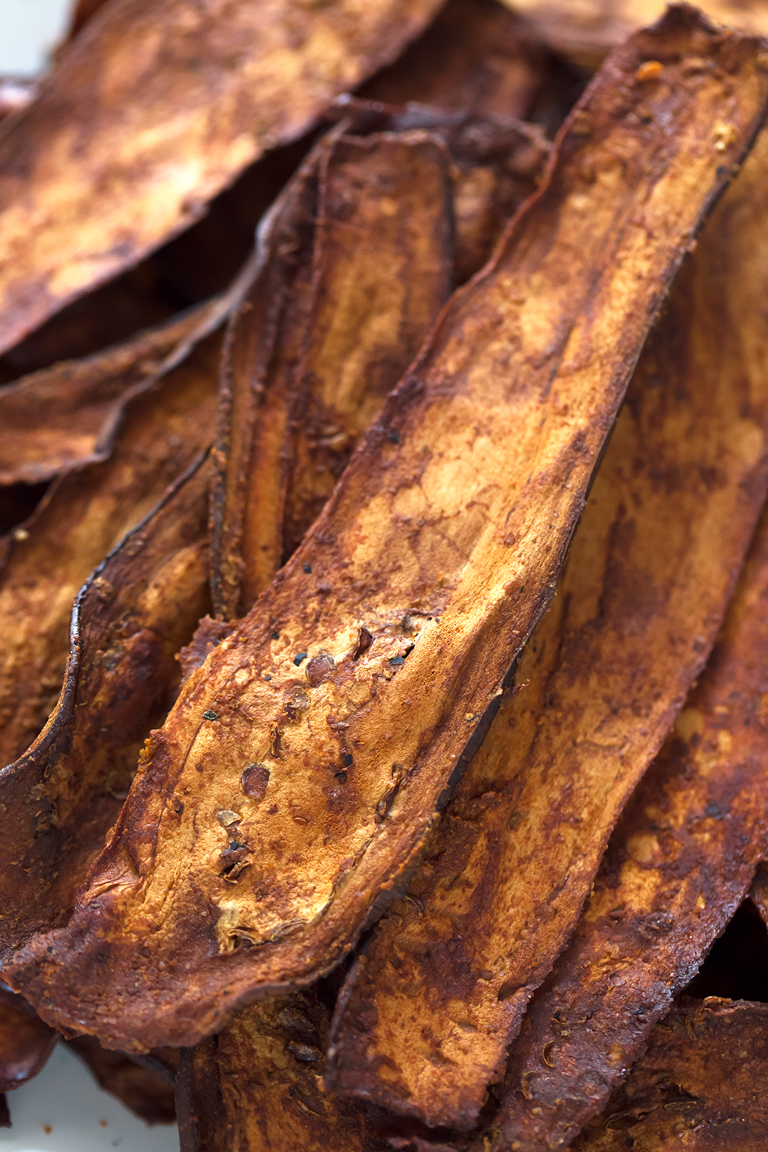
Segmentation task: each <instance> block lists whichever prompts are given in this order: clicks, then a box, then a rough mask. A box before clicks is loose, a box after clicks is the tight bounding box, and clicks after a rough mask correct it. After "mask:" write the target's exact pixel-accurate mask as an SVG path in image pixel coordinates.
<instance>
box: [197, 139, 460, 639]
mask: <svg viewBox="0 0 768 1152" xmlns="http://www.w3.org/2000/svg"><path fill="white" fill-rule="evenodd" d="M449 195H450V193H449V187H448V157H447V154H446V153H445V150H444V148H443V147H442V145H441V142H440V141H439V140H438V139H435V138H431V137H429V136H428V135H427V134H425V133H418V134H414V133H411V134H407V135H405V136H403V137H397V136H387V135H379V136H376V137H372V138H370V139H369V140H366V141H363V140H355V139H345V138H344V137H341V138H339V132H338V131H337V132H335V133H332V134H331V136H330V138H328V139H326V140H324V141H322V142H321V144H320V145H319V146H318V147H317V148H316V149H315V151H314V152H313V153H312V155H311V156H310V158H309V159H308V161H307V162H306V164H305V165H304V166H303V167H302V169H301V170H300V171H299V173H298V174H297V176H296V177H295V178H294V180H293V181H291V184H290V185H289V186H288V188H287V189H286V191H285V193H284V194H283V195H282V196H281V197H280V199H279V200H278V202H277V204H276V205H275V208H274V209H273V210H272V212H271V213H270V217H269V219H268V221H267V223H266V226H265V227H264V228H263V229H262V230H261V235H260V247H261V249H262V270H261V273H260V275H259V277H258V278H257V280H256V282H255V283H254V286H253V288H252V290H251V292H250V294H249V296H248V298H247V300H246V302H245V304H244V306H243V309H242V310H241V312H240V314H239V316H238V317H237V319H236V321H235V323H234V326H233V330H232V332H231V334H230V340H229V343H228V356H227V362H226V364H225V370H224V394H223V413H222V423H221V425H220V430H219V437H218V446H219V452H220V454H221V458H222V459H223V466H222V467H221V468H220V471H219V475H218V483H217V486H216V489H215V491H214V496H213V509H214V565H213V573H214V579H213V593H214V608H215V610H216V612H217V614H218V615H219V616H221V617H224V618H225V619H229V618H232V617H235V616H240V615H242V614H243V613H244V612H246V611H248V610H249V609H250V607H251V606H252V604H253V602H254V600H255V599H256V597H257V596H258V594H259V593H260V592H261V591H262V590H263V589H264V588H265V587H266V586H267V584H268V583H269V582H270V580H271V579H272V577H273V575H274V573H275V571H276V570H277V568H279V567H280V564H281V563H282V559H283V554H284V553H286V552H287V554H288V555H290V553H291V552H293V550H294V549H295V546H296V544H297V543H298V541H299V540H300V539H301V537H302V536H303V535H304V532H305V531H306V529H307V527H308V526H309V524H311V523H312V521H313V520H314V519H315V517H316V515H317V513H318V512H319V510H320V509H321V508H322V506H323V504H324V503H325V501H326V500H327V498H328V496H329V495H330V493H331V491H332V489H333V485H334V484H335V481H336V478H337V477H338V474H339V472H340V471H341V469H342V468H343V466H344V464H345V463H346V460H347V459H348V458H349V453H350V451H351V447H352V444H353V443H354V438H355V436H356V434H359V432H360V430H361V428H360V425H361V424H362V425H363V426H365V424H367V422H368V418H369V413H370V410H371V408H372V406H373V405H378V407H379V408H380V407H381V403H382V401H383V396H384V395H385V394H386V392H388V391H390V390H391V388H392V387H394V385H395V384H396V383H397V380H398V378H399V376H400V375H401V373H402V372H403V371H404V369H405V368H406V367H407V365H408V363H409V362H410V360H411V359H412V358H413V356H414V355H415V354H416V352H417V351H418V349H419V346H420V345H421V343H422V341H423V340H424V337H425V335H426V333H427V332H428V330H429V327H430V325H431V324H432V322H433V321H434V319H435V318H436V316H437V314H438V312H439V310H440V308H441V306H442V305H443V303H444V302H445V300H446V299H447V296H448V294H449V291H450V282H451V272H452V259H451V258H452V250H451V243H450V242H451V209H450V202H449ZM316 218H317V226H316V228H315V219H316ZM342 292H345V293H346V296H345V298H343V299H341V298H340V293H342ZM343 356H346V357H347V363H346V364H344V363H343V361H342V357H343ZM302 360H304V361H305V366H304V367H303V369H301V370H300V368H299V365H300V364H301V362H302ZM366 370H367V371H366ZM350 388H351V389H352V390H353V392H352V395H351V396H348V395H346V394H345V393H346V392H349V390H350ZM308 408H309V411H307V409H308ZM340 419H341V423H340V422H339V421H340ZM347 426H349V427H347Z"/></svg>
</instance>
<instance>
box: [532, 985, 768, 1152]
mask: <svg viewBox="0 0 768 1152" xmlns="http://www.w3.org/2000/svg"><path fill="white" fill-rule="evenodd" d="M766 1075H768V1004H754V1003H750V1001H748V1000H734V1001H732V1000H717V999H715V997H711V998H708V999H706V1000H703V1001H701V1000H693V999H690V998H688V997H683V999H682V1000H681V1002H680V1003H679V1004H677V1005H676V1006H675V1007H674V1009H673V1010H672V1011H671V1012H670V1013H669V1015H668V1016H667V1017H666V1019H664V1020H663V1021H662V1022H661V1023H660V1024H657V1025H656V1027H655V1028H654V1030H653V1032H652V1033H651V1042H650V1045H649V1047H648V1051H647V1052H646V1053H645V1055H644V1056H643V1057H642V1059H641V1060H639V1061H638V1063H637V1064H636V1065H635V1067H634V1068H633V1069H632V1072H631V1074H630V1077H629V1080H628V1081H627V1083H626V1084H625V1085H623V1086H622V1087H621V1088H620V1089H618V1090H617V1091H616V1092H615V1093H614V1095H613V1096H612V1097H611V1101H610V1103H609V1105H608V1107H607V1108H606V1110H605V1112H604V1113H603V1114H602V1116H599V1117H598V1118H597V1119H596V1120H594V1121H593V1122H592V1123H591V1124H590V1125H589V1127H588V1128H587V1129H586V1130H585V1132H584V1133H583V1134H582V1136H580V1137H579V1139H578V1140H577V1141H576V1143H575V1144H574V1145H573V1148H574V1152H576V1149H578V1152H614V1149H615V1152H619V1150H621V1152H624V1150H625V1149H627V1148H632V1149H633V1152H677V1149H683V1148H684V1149H686V1152H689V1150H690V1152H763V1150H764V1148H765V1134H766V1131H768V1105H767V1104H766V1094H765V1088H764V1085H765V1079H766ZM514 1147H515V1146H514V1144H513V1145H512V1148H514ZM523 1147H526V1149H527V1145H522V1144H521V1145H520V1148H521V1149H522V1148H523ZM550 1147H554V1145H550Z"/></svg>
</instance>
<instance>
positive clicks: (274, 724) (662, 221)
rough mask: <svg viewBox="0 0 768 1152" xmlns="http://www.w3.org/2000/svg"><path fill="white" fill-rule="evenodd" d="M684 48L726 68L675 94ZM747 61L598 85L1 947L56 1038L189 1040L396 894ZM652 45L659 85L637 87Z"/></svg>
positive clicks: (649, 312)
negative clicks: (84, 851)
mask: <svg viewBox="0 0 768 1152" xmlns="http://www.w3.org/2000/svg"><path fill="white" fill-rule="evenodd" d="M694 45H695V46H696V49H697V51H699V53H700V54H701V53H704V52H711V53H712V59H713V61H714V62H715V67H714V68H713V69H711V70H710V69H708V70H706V71H705V72H702V73H699V74H696V75H695V76H694V77H690V76H688V75H687V74H686V75H684V74H683V73H682V71H681V67H680V65H679V63H678V61H679V59H680V56H681V55H683V56H685V55H687V54H688V53H689V52H690V51H691V49H692V47H693V46H694ZM759 51H760V44H759V43H758V42H756V41H752V40H749V39H744V38H740V37H731V38H728V39H727V40H723V39H722V38H721V37H719V36H718V35H717V34H715V33H712V32H710V31H709V30H708V27H707V26H706V25H705V24H703V23H701V21H700V20H699V18H698V17H697V16H696V15H695V14H693V13H691V12H690V10H688V9H673V10H672V11H671V13H670V15H669V17H668V18H666V20H665V21H664V22H663V23H662V24H661V25H659V27H658V28H656V29H652V30H650V31H649V32H646V33H642V34H640V35H638V36H637V37H635V38H633V40H632V41H630V43H629V44H628V45H627V46H626V47H625V48H624V49H622V50H620V51H619V52H617V54H616V55H615V56H614V57H613V58H612V60H611V61H610V62H609V64H608V65H607V66H606V68H605V69H604V71H603V72H602V73H601V74H600V75H599V76H598V77H597V78H596V80H595V81H594V82H593V85H592V86H591V87H590V89H589V91H588V93H587V94H586V95H585V97H584V100H583V102H582V103H581V104H580V106H579V107H578V108H577V110H576V111H575V112H574V115H573V117H572V119H571V121H570V124H569V130H568V131H567V132H566V133H565V135H564V137H563V139H562V141H561V146H560V151H559V154H558V155H557V162H556V164H555V165H554V167H553V169H552V171H551V173H550V178H549V180H548V182H547V184H546V185H545V187H544V188H543V190H542V192H541V194H540V195H539V196H537V197H535V198H534V199H533V200H532V201H531V202H529V205H528V209H527V211H524V212H522V213H521V214H520V215H519V216H518V217H517V218H516V221H515V222H514V225H513V226H512V227H511V229H510V231H509V233H508V235H507V237H506V239H505V241H504V243H503V245H502V246H501V247H500V249H499V252H498V255H497V258H496V259H495V261H494V262H493V263H492V264H491V265H490V266H489V267H488V268H487V269H486V271H485V272H484V273H483V274H481V275H480V276H479V277H477V278H475V279H474V280H473V281H472V282H471V283H470V285H469V286H468V287H467V288H466V289H465V290H464V291H462V292H459V293H458V294H457V296H456V297H455V299H454V301H453V303H452V304H451V305H450V306H449V307H448V308H447V309H446V310H445V311H444V312H443V314H442V318H441V321H440V323H439V324H438V326H437V328H436V330H435V333H434V335H433V337H432V339H431V341H430V343H429V345H428V347H427V348H426V350H425V351H424V353H423V354H422V355H421V356H420V358H419V360H418V362H417V363H416V364H415V365H414V367H413V368H412V370H411V371H409V373H408V374H407V376H406V377H405V379H404V381H403V383H402V385H401V386H400V388H399V390H398V391H397V392H396V393H395V394H394V395H393V396H392V397H391V398H390V400H389V401H388V402H387V405H386V406H385V409H384V412H383V415H382V417H381V419H380V420H379V422H378V423H377V424H376V426H375V427H374V428H373V429H372V430H371V432H370V433H369V435H368V436H367V437H366V438H365V439H364V440H363V442H362V444H361V446H360V447H359V448H358V450H357V452H356V454H355V457H354V458H353V460H352V462H351V464H350V466H349V468H348V469H347V471H346V473H345V475H344V478H343V480H342V481H341V483H340V485H339V486H338V487H337V489H336V492H335V494H334V496H333V497H332V499H331V501H330V503H329V505H328V506H327V507H326V509H325V511H324V512H323V514H322V516H321V518H320V520H319V521H318V522H317V524H316V525H315V527H314V528H313V530H312V532H311V533H310V535H309V536H308V537H307V539H306V540H305V542H304V543H303V544H302V546H301V548H300V549H299V551H298V553H296V555H295V556H294V558H293V559H292V560H291V561H290V562H289V563H288V565H286V567H285V568H284V569H282V570H281V572H280V573H279V574H278V577H277V578H276V580H275V582H274V583H273V584H272V585H271V586H270V587H269V589H267V591H266V592H265V593H263V594H262V596H261V597H260V599H259V601H258V603H257V605H256V607H255V608H254V610H253V612H252V613H251V615H250V616H248V617H247V618H246V619H245V620H244V621H243V623H242V624H241V625H240V626H239V628H238V629H237V630H236V631H235V632H234V633H233V634H232V636H230V637H229V638H228V639H226V640H224V641H223V642H222V644H221V645H220V646H219V647H218V648H217V649H216V650H215V651H213V652H212V653H211V654H210V656H209V657H208V659H207V660H206V662H205V664H204V665H203V667H202V668H201V669H200V670H199V671H198V672H197V673H195V674H194V675H193V676H192V677H191V678H190V680H189V681H188V682H187V684H186V686H185V688H184V689H183V691H182V693H181V695H180V697H179V700H178V702H177V704H176V705H175V706H174V709H173V711H172V712H171V714H170V716H169V719H168V721H167V722H166V724H165V725H164V727H163V729H162V730H161V731H159V732H157V733H155V734H154V735H153V736H152V737H151V738H150V741H149V742H148V745H147V747H146V750H145V752H144V755H143V757H142V762H141V764H140V768H139V772H138V774H137V777H136V780H135V781H134V784H133V787H132V791H131V794H130V796H129V799H128V801H127V802H126V804H125V806H124V808H123V812H122V814H121V818H120V820H119V822H118V824H117V825H116V827H115V829H114V830H113V833H112V835H111V837H110V840H109V843H108V845H107V847H106V848H105V850H104V852H103V853H102V855H101V856H100V858H99V859H98V861H97V862H96V863H95V864H94V867H93V870H92V872H91V876H90V882H89V884H88V886H87V888H86V889H84V890H83V892H82V893H81V907H80V910H79V911H78V912H77V913H76V915H75V916H74V917H73V919H72V921H71V923H70V925H69V927H68V928H67V929H66V930H63V931H60V932H57V933H51V934H47V935H45V936H42V937H40V938H39V939H38V940H36V941H35V942H34V943H33V944H32V945H31V946H28V947H27V948H26V949H24V950H23V951H22V952H21V953H20V954H19V955H18V956H17V958H16V960H15V962H14V964H13V965H12V967H11V969H10V971H11V973H12V980H13V981H14V984H17V985H18V987H19V990H21V991H24V993H25V995H29V997H30V998H31V999H32V1001H33V1002H34V1003H35V1005H36V1006H37V1007H38V1009H39V1010H40V1011H42V1013H43V1014H44V1016H45V1018H46V1019H50V1020H56V1021H58V1022H60V1023H62V1024H66V1023H67V1022H73V1023H74V1022H75V1021H76V1027H77V1028H79V1029H82V1030H83V1031H91V1032H93V1033H95V1034H97V1035H98V1036H99V1037H100V1038H101V1039H102V1040H105V1041H107V1042H108V1043H109V1044H112V1045H115V1046H119V1047H121V1048H125V1049H126V1050H141V1049H142V1048H149V1047H152V1046H154V1045H156V1044H160V1043H166V1044H179V1045H181V1044H185V1045H188V1044H191V1043H194V1042H196V1041H197V1040H199V1039H200V1038H201V1037H203V1036H205V1035H207V1034H208V1033H210V1032H211V1031H213V1030H214V1029H215V1028H216V1027H217V1026H219V1025H220V1024H221V1022H222V1021H223V1020H224V1019H225V1017H226V1016H227V1015H228V1014H229V1013H230V1012H231V1011H232V1010H233V1009H234V1008H235V1007H236V1006H237V1005H238V1002H239V1001H240V1000H241V999H242V998H244V997H247V996H250V995H251V994H252V993H253V991H254V990H255V989H261V990H262V991H264V992H266V991H273V990H274V991H277V990H279V989H281V988H282V987H285V986H286V985H287V984H293V983H296V982H302V983H308V982H310V981H311V980H312V979H314V978H315V977H316V976H317V975H319V974H321V973H322V972H324V971H327V970H328V969H329V968H331V967H332V966H333V965H334V964H335V963H336V962H337V961H338V960H339V959H340V958H341V956H343V954H344V953H345V951H346V950H348V949H349V948H350V947H351V946H352V945H353V944H354V942H355V940H356V939H357V938H358V936H359V934H360V932H361V930H362V929H363V927H364V926H365V924H366V922H369V921H370V920H371V919H372V918H374V917H375V916H376V915H377V913H378V911H379V907H380V905H378V904H377V902H376V901H377V898H378V897H379V895H382V896H384V897H385V896H386V894H387V893H388V892H389V891H391V890H392V889H393V887H394V886H395V885H397V884H398V883H403V882H404V881H405V880H406V878H407V877H408V875H409V873H410V871H411V870H412V868H413V866H414V864H415V862H416V860H417V858H418V854H419V852H420V851H421V849H422V845H423V843H424V840H425V837H426V836H427V834H428V832H429V831H430V829H431V828H432V827H433V826H434V824H435V822H436V815H437V811H438V810H439V808H440V807H441V806H442V804H443V803H444V801H445V799H447V795H448V793H449V791H450V789H451V787H452V786H453V784H454V783H455V781H456V779H457V778H458V777H459V776H460V774H461V772H462V770H463V767H464V764H463V759H462V758H463V756H464V755H465V751H466V749H467V747H468V745H470V746H471V741H472V740H473V739H477V737H478V735H479V734H480V733H482V731H483V725H481V723H480V722H481V720H483V718H484V717H485V714H486V713H489V715H490V714H491V713H492V712H493V710H494V709H495V706H496V702H497V701H498V697H499V695H500V694H501V691H502V684H503V682H504V679H505V677H506V675H507V673H508V671H509V667H510V663H511V662H512V661H513V660H514V659H515V657H516V656H517V654H518V653H519V651H520V649H521V648H522V646H523V645H524V643H525V642H526V640H527V639H528V636H529V635H530V632H531V630H532V629H533V626H534V624H535V623H536V621H537V619H538V618H539V616H540V615H541V613H542V612H543V610H544V608H545V606H546V604H547V602H548V600H549V599H550V597H551V595H552V591H553V588H554V583H555V581H556V579H557V577H558V574H559V570H560V566H561V564H562V561H563V557H564V553H565V549H566V547H567V544H568V542H569V540H570V537H571V535H572V533H573V530H574V527H575V524H576V521H577V519H578V517H579V515H580V513H581V508H582V503H583V499H584V494H585V490H586V487H587V485H588V484H589V482H590V480H591V477H592V474H593V472H594V469H595V466H596V463H597V459H598V457H599V453H600V451H601V449H602V447H603V444H604V443H605V439H606V436H607V433H608V430H609V429H610V427H611V424H612V422H613V419H614V417H615V413H616V410H617V408H618V405H619V403H620V401H621V399H622V396H623V393H624V389H625V387H626V384H627V381H628V378H629V376H630V374H631V371H632V369H633V367H634V364H635V361H636V358H637V355H638V353H639V350H640V347H641V346H642V343H643V340H644V339H645V335H646V332H647V330H648V327H649V325H650V323H651V321H652V319H653V316H654V314H655V311H656V308H657V307H658V304H659V302H660V299H661V296H662V295H663V293H664V292H665V290H666V287H667V285H668V283H669V281H670V279H671V277H672V275H673V274H674V272H675V271H676V269H677V267H678V265H679V262H680V260H681V258H682V255H683V252H684V250H685V248H686V247H687V246H688V245H689V244H690V242H691V238H692V235H693V234H694V233H695V232H696V231H697V229H698V227H699V224H700V222H701V220H702V217H703V214H704V213H705V211H706V209H707V207H708V206H709V204H710V202H711V200H712V197H713V196H714V195H715V194H716V193H717V192H718V191H719V190H720V188H721V187H722V185H723V181H724V180H725V179H726V177H727V174H728V171H729V169H730V167H731V166H732V165H733V164H734V163H735V162H736V160H737V159H738V158H739V157H740V156H741V154H742V152H743V149H744V148H745V147H746V146H747V144H748V143H749V141H750V140H751V138H752V136H753V134H754V132H755V130H756V128H757V126H758V124H759V122H760V120H761V118H762V115H763V110H764V104H765V99H766V86H767V85H768V75H766V73H764V72H763V71H762V70H761V69H760V67H759V66H758V63H757V57H758V55H759ZM656 55H660V56H661V57H662V58H663V59H664V60H665V61H666V62H667V63H666V65H665V69H666V71H665V74H664V75H663V76H662V77H661V79H660V80H659V82H658V83H655V84H653V85H651V86H650V88H649V86H648V85H647V84H645V83H643V82H641V81H637V80H636V79H635V76H636V72H637V70H638V68H639V66H640V64H641V63H642V61H644V60H645V59H647V58H648V57H649V56H656ZM637 105H642V107H643V109H644V112H643V116H644V118H643V119H641V118H640V117H639V116H637V115H636V113H635V112H634V111H633V109H634V107H635V106H637ZM661 124H663V128H662V127H661ZM726 124H727V126H728V128H727V131H725V129H724V127H723V126H724V125H726ZM724 132H725V135H723V133H724ZM721 144H722V147H721ZM369 640H370V642H369ZM233 872H234V875H233ZM137 937H140V938H141V939H142V941H143V946H142V947H143V952H142V954H141V956H140V957H139V954H138V952H137V951H136V949H135V946H134V943H133V941H134V940H135V939H136V938H137ZM147 953H149V954H147ZM181 956H183V957H184V959H183V961H181V960H180V959H179V958H180V957H181ZM105 961H106V963H105ZM136 963H140V965H141V972H142V983H141V987H140V988H137V987H136V986H135V976H134V965H135V964H136ZM107 973H108V975H107ZM129 988H130V991H129ZM54 990H55V1000H56V1003H55V1004H53V1003H52V1002H51V997H52V994H53V993H54Z"/></svg>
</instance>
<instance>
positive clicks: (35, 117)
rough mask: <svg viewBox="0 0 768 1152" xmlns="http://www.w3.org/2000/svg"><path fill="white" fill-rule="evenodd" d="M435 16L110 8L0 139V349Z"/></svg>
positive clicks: (345, 1) (156, 237)
mask: <svg viewBox="0 0 768 1152" xmlns="http://www.w3.org/2000/svg"><path fill="white" fill-rule="evenodd" d="M436 7H437V0H370V2H369V3H366V4H364V5H362V6H360V5H359V4H357V3H354V2H353V0H332V2H331V3H328V4H321V5H317V4H312V3H305V2H302V3H300V4H298V5H297V4H296V2H295V0H224V2H223V3H220V2H214V0H204V2H203V3H200V4H195V5H193V6H191V7H190V5H189V3H188V2H187V0H112V2H111V3H110V4H109V5H108V6H107V7H105V8H104V9H103V10H102V12H101V13H100V14H99V15H98V16H97V17H96V18H95V19H94V20H93V21H92V22H90V24H89V25H87V26H86V27H85V28H84V29H83V31H82V32H81V34H80V35H78V36H77V37H75V39H74V40H73V41H72V42H71V43H70V44H69V45H68V46H67V48H66V49H65V50H64V51H63V52H62V54H61V56H60V58H59V61H58V63H57V65H56V67H55V69H54V71H53V73H52V75H51V77H50V78H49V79H48V80H47V81H46V82H45V84H44V85H43V86H42V88H41V90H40V94H39V96H38V97H37V99H36V100H35V101H34V102H33V103H32V104H31V105H30V106H29V107H28V108H26V109H25V110H24V111H23V112H22V113H20V114H19V115H18V116H17V117H15V118H14V120H13V122H12V123H10V122H9V124H8V126H7V129H6V131H5V132H4V133H3V136H2V140H0V173H1V175H0V317H1V318H2V319H1V320H0V350H4V349H6V348H9V347H10V346H11V345H13V344H15V343H16V342H17V341H18V340H20V339H21V338H22V337H23V336H25V335H26V334H27V333H28V332H30V331H31V330H32V329H33V328H35V327H36V326H37V325H38V324H40V323H41V321H42V320H44V319H45V318H46V317H47V316H50V315H52V314H53V313H54V312H56V311H58V309H59V308H61V307H63V305H64V304H66V303H67V301H69V300H72V299H73V298H74V297H76V296H79V295H82V294H83V293H84V292H87V291H88V290H89V289H91V288H93V287H94V286H95V285H96V284H99V283H101V282H103V281H104V280H107V279H109V278H110V277H112V276H115V275H116V274H117V273H118V272H120V271H122V270H123V269H125V268H127V267H129V266H130V265H132V264H134V263H135V262H136V261H137V260H139V259H140V258H141V257H142V256H144V255H145V254H146V253H147V252H149V251H151V250H152V249H153V248H156V247H157V246H158V245H159V244H161V243H162V242H163V241H164V240H167V239H169V238H170V237H171V236H172V235H173V234H174V233H176V232H179V231H180V230H181V229H182V228H185V227H187V226H188V225H189V224H191V223H192V222H193V221H194V220H196V219H198V218H199V217H200V216H201V215H202V214H203V213H204V211H205V204H206V202H207V201H208V200H210V199H211V198H212V197H213V196H215V195H216V193H217V192H219V191H221V189H222V188H224V187H225V186H226V185H227V184H229V183H230V182H231V181H232V180H233V179H234V178H235V177H236V176H237V175H238V173H239V172H240V171H242V169H243V168H245V167H246V165H248V164H250V163H251V162H252V161H254V160H256V159H257V158H258V157H259V155H261V153H262V152H264V151H265V149H268V148H274V147H275V146H276V145H278V144H281V143H285V142H287V141H289V140H292V139H295V138H296V137H297V136H300V135H301V134H302V133H303V132H305V131H306V130H307V129H308V128H310V127H311V125H312V123H313V121H314V120H315V118H316V117H317V116H318V115H319V113H320V112H322V111H323V109H324V108H325V107H326V106H327V105H328V104H329V103H330V102H331V100H333V98H334V97H335V96H336V95H338V94H339V93H340V92H344V91H346V90H347V89H349V88H352V87H354V86H355V85H356V84H359V83H360V81H361V80H363V79H365V77H366V76H368V75H370V74H371V73H372V72H374V71H375V70H376V68H378V67H380V66H381V65H382V64H385V63H388V62H389V61H391V60H392V59H393V58H394V57H395V56H396V55H397V53H398V51H399V50H400V49H401V48H402V47H403V46H404V45H405V44H407V42H408V41H409V40H410V39H411V38H412V37H413V36H415V35H417V34H418V33H419V32H420V31H421V30H422V29H423V28H424V26H425V25H426V23H427V22H428V20H429V18H430V17H431V16H432V14H433V12H434V11H435V9H436ZM94 202H96V203H98V206H99V210H98V212H97V213H94V210H93V205H94Z"/></svg>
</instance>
